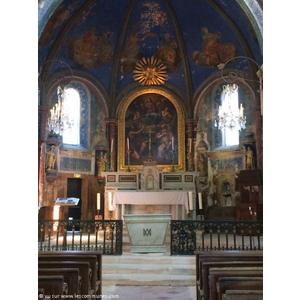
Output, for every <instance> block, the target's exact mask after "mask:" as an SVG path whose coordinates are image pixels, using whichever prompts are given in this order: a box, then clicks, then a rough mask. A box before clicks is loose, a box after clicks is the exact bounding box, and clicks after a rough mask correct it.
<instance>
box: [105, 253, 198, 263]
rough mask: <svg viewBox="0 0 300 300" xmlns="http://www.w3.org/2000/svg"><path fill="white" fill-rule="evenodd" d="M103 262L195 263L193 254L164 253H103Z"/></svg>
mask: <svg viewBox="0 0 300 300" xmlns="http://www.w3.org/2000/svg"><path fill="white" fill-rule="evenodd" d="M102 259H103V264H116V265H123V264H137V265H138V264H139V265H143V264H144V265H151V264H160V265H168V266H170V265H184V266H185V265H192V266H195V265H196V260H195V257H194V256H184V255H181V256H169V255H167V254H166V253H149V254H147V253H146V254H131V253H129V254H128V253H127V254H123V255H103V256H102Z"/></svg>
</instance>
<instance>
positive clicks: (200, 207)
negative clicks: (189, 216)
mask: <svg viewBox="0 0 300 300" xmlns="http://www.w3.org/2000/svg"><path fill="white" fill-rule="evenodd" d="M198 202H199V209H202V194H201V193H198Z"/></svg>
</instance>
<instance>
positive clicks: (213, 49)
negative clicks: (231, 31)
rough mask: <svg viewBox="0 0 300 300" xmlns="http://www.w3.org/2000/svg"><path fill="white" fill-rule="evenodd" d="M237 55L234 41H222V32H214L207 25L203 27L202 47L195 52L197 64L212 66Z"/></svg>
mask: <svg viewBox="0 0 300 300" xmlns="http://www.w3.org/2000/svg"><path fill="white" fill-rule="evenodd" d="M235 56H237V48H236V47H235V45H234V44H232V43H222V41H221V33H220V32H218V33H212V32H209V31H208V29H207V28H206V27H203V28H202V48H201V50H200V51H194V53H193V61H194V63H195V64H196V65H198V66H201V67H209V68H212V67H216V66H217V65H218V64H220V63H224V62H226V61H227V60H228V59H230V58H232V57H235Z"/></svg>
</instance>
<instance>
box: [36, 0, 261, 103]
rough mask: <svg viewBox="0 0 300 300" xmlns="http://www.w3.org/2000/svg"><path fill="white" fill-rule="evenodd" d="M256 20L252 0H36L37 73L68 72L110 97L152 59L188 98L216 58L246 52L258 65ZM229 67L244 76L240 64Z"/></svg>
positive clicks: (256, 5)
mask: <svg viewBox="0 0 300 300" xmlns="http://www.w3.org/2000/svg"><path fill="white" fill-rule="evenodd" d="M262 18H263V12H262V1H257V0H252V1H246V0H226V1H225V0H184V1H182V0H154V1H152V0H109V1H107V0H39V18H38V21H39V31H38V33H39V57H38V59H39V73H40V77H41V79H42V81H44V82H46V81H47V78H50V77H51V76H52V75H55V74H57V73H58V72H68V71H69V69H72V72H74V73H76V74H80V76H83V77H85V76H86V77H88V78H92V79H93V80H94V81H95V82H97V83H98V84H99V86H101V87H102V89H103V91H105V93H106V94H107V96H108V98H109V99H112V98H114V97H115V96H116V95H117V94H119V93H122V91H123V90H124V89H126V87H128V86H130V85H132V84H134V83H135V79H134V72H133V71H134V68H135V66H136V63H137V62H138V61H140V60H141V59H142V58H143V57H145V58H150V57H152V56H153V57H156V58H159V59H161V61H162V62H163V63H164V65H166V66H167V74H168V77H167V84H168V85H169V86H171V87H174V89H178V90H180V91H181V93H182V94H183V95H185V97H186V98H187V99H188V101H189V99H192V98H193V95H194V94H195V92H196V91H197V89H198V87H199V86H200V85H201V84H202V83H203V82H204V81H205V80H207V78H209V77H210V76H213V75H214V74H216V73H218V72H219V68H218V65H219V64H220V63H224V62H226V61H227V60H228V59H230V58H232V57H235V56H247V57H249V58H251V59H253V60H255V61H256V62H257V63H258V64H260V65H261V64H262V62H263V61H262V22H263V21H262ZM230 68H232V69H234V68H238V69H242V70H244V71H246V72H247V71H249V73H251V66H250V65H249V62H247V61H243V62H241V61H238V60H236V61H235V60H233V61H232V62H231V63H230ZM252 73H253V72H252ZM253 74H254V73H253ZM253 74H252V76H254V75H253Z"/></svg>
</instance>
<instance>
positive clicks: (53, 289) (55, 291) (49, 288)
mask: <svg viewBox="0 0 300 300" xmlns="http://www.w3.org/2000/svg"><path fill="white" fill-rule="evenodd" d="M38 288H39V289H40V288H41V289H44V295H55V296H57V298H56V299H63V298H62V295H67V294H68V285H67V283H66V282H65V281H64V276H62V275H47V276H38ZM50 299H54V298H52V297H51V298H50Z"/></svg>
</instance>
